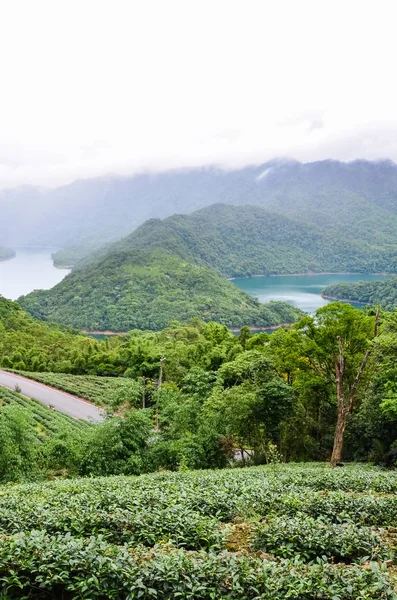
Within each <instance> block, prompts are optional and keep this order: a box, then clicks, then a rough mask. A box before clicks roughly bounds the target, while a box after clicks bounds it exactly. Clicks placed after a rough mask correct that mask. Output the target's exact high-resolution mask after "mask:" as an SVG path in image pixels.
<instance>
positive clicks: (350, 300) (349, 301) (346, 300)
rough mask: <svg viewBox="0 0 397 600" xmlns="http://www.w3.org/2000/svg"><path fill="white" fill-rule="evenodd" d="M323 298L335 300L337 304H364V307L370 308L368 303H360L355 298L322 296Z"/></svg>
mask: <svg viewBox="0 0 397 600" xmlns="http://www.w3.org/2000/svg"><path fill="white" fill-rule="evenodd" d="M320 296H321V297H322V298H325V299H326V300H334V301H335V302H346V303H347V304H351V303H352V302H354V304H362V305H363V306H369V304H368V302H360V300H353V298H335V296H326V295H325V294H320Z"/></svg>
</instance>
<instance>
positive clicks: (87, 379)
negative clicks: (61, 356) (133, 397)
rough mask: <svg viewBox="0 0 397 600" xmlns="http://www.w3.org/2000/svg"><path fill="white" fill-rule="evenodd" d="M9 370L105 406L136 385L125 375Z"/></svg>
mask: <svg viewBox="0 0 397 600" xmlns="http://www.w3.org/2000/svg"><path fill="white" fill-rule="evenodd" d="M9 370H10V371H12V372H14V373H17V374H19V375H22V376H23V377H28V378H29V379H33V380H34V381H38V382H40V383H44V384H45V385H49V386H51V387H54V388H57V389H59V390H62V391H64V392H67V393H69V394H73V395H74V396H78V397H79V398H85V399H86V400H88V401H89V402H92V403H93V404H96V405H97V406H103V407H107V406H109V404H111V398H112V397H114V396H115V395H116V394H118V393H124V394H126V395H128V393H129V392H130V391H131V390H133V386H134V382H131V379H126V378H123V377H97V376H95V375H72V374H70V373H31V372H27V371H16V370H11V369H9Z"/></svg>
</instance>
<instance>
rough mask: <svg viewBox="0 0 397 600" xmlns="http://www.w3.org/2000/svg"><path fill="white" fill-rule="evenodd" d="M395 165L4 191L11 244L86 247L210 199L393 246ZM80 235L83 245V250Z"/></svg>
mask: <svg viewBox="0 0 397 600" xmlns="http://www.w3.org/2000/svg"><path fill="white" fill-rule="evenodd" d="M396 200H397V166H396V165H395V164H393V163H392V162H390V161H381V162H368V161H355V162H352V163H341V162H337V161H329V160H328V161H322V162H314V163H307V164H302V163H299V162H295V161H271V162H269V163H266V164H264V165H261V166H255V167H246V168H243V169H238V170H229V171H226V170H221V169H218V168H214V167H211V168H210V167H209V168H200V169H184V170H179V171H168V172H165V173H157V174H139V175H135V176H131V177H101V178H97V179H88V180H81V181H76V182H74V183H72V184H70V185H66V186H63V187H60V188H57V189H54V190H43V189H36V188H31V187H26V188H18V189H16V190H3V191H2V192H1V193H0V210H1V214H2V225H3V228H4V235H7V238H5V237H4V239H3V242H5V243H6V244H8V245H11V246H12V245H15V244H16V243H19V244H22V243H24V244H26V243H34V244H37V243H43V244H46V245H47V244H49V245H55V246H62V247H65V246H67V245H76V244H78V245H79V246H80V245H82V246H81V247H80V249H79V252H81V250H83V251H85V252H87V251H91V250H92V249H93V248H94V247H98V246H100V245H101V244H103V243H104V242H108V241H112V240H116V239H117V238H121V237H122V236H124V235H126V234H128V233H130V232H131V231H132V230H133V229H134V228H135V227H137V226H138V225H140V224H142V223H143V222H144V221H146V220H147V219H150V218H164V217H167V216H169V215H172V214H174V213H176V212H179V213H190V212H193V211H195V210H197V209H199V208H202V207H204V206H208V205H211V204H214V203H225V204H240V205H241V204H253V205H258V206H262V207H265V208H267V209H268V210H270V211H272V212H277V213H279V214H284V215H288V216H289V217H291V218H295V219H297V220H299V221H303V222H305V223H311V224H315V225H316V226H317V227H319V228H320V229H322V230H324V231H327V232H328V233H332V232H335V233H338V234H339V235H340V234H342V233H344V234H345V235H346V236H348V238H349V239H350V238H354V239H357V238H360V239H361V240H364V239H367V240H370V241H368V242H367V243H368V244H369V243H370V244H371V245H372V246H373V247H374V249H376V248H377V247H378V246H379V245H380V246H382V247H384V246H385V245H393V244H394V240H395V238H396V233H397V202H396ZM85 238H88V239H87V244H88V248H86V247H85V246H86V242H85Z"/></svg>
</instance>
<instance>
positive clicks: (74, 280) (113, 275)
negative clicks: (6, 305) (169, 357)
mask: <svg viewBox="0 0 397 600" xmlns="http://www.w3.org/2000/svg"><path fill="white" fill-rule="evenodd" d="M19 302H20V304H21V306H22V307H23V308H24V309H25V310H27V311H28V312H29V313H31V314H32V315H33V316H35V317H36V318H38V319H43V320H51V321H57V322H60V323H65V324H68V325H73V326H74V327H78V328H80V329H85V330H99V331H104V330H111V331H128V330H130V329H152V330H158V329H162V328H164V327H166V326H167V325H168V323H169V322H171V321H182V322H188V321H189V320H190V319H192V318H194V317H199V318H200V319H202V320H203V321H218V322H219V323H223V324H225V325H228V326H230V327H241V326H243V325H256V326H263V327H265V326H268V325H272V324H276V323H283V322H291V321H295V320H296V319H297V318H299V316H300V314H301V313H300V311H299V310H297V309H295V308H293V307H292V306H288V305H286V304H284V303H279V302H273V303H269V304H268V305H264V304H260V303H259V302H258V301H257V300H255V299H254V298H251V297H250V296H248V295H247V294H245V293H243V292H241V291H240V290H238V289H237V288H236V287H235V286H234V285H233V284H232V283H230V282H229V281H227V280H226V279H224V278H222V277H221V276H219V275H218V274H217V273H216V272H215V271H213V270H210V269H208V268H205V267H201V266H198V265H194V264H192V263H190V262H187V261H185V260H182V259H180V258H178V257H176V256H171V255H167V254H163V253H162V252H161V251H160V250H153V251H150V250H141V249H131V250H129V251H127V250H125V251H122V250H119V251H116V250H115V251H111V252H109V253H108V254H106V255H105V257H103V258H99V259H98V260H97V261H95V262H93V263H92V264H90V265H88V266H86V267H84V268H81V269H78V270H75V271H73V272H72V273H71V274H70V275H68V276H67V277H66V278H65V279H64V280H63V281H61V282H60V283H59V284H58V285H56V286H55V287H54V288H52V289H51V290H48V291H43V290H41V291H37V292H32V293H31V294H28V295H27V296H24V297H22V298H20V300H19Z"/></svg>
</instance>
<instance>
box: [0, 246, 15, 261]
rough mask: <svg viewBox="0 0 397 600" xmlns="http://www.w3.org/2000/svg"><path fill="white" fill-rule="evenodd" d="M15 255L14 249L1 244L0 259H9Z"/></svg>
mask: <svg viewBox="0 0 397 600" xmlns="http://www.w3.org/2000/svg"><path fill="white" fill-rule="evenodd" d="M13 256H15V252H14V250H11V248H6V247H5V246H0V260H7V259H9V258H12V257H13Z"/></svg>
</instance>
